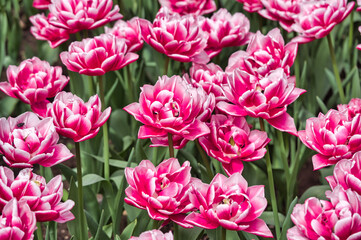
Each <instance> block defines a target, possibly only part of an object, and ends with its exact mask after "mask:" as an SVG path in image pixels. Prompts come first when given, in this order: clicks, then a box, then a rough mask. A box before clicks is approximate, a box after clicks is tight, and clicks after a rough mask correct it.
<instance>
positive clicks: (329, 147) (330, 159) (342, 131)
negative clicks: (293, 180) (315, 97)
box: [298, 109, 361, 170]
mask: <svg viewBox="0 0 361 240" xmlns="http://www.w3.org/2000/svg"><path fill="white" fill-rule="evenodd" d="M360 129H361V114H356V115H355V117H353V118H352V119H350V118H349V117H348V112H347V110H346V109H345V110H343V111H337V110H334V109H331V110H330V111H328V112H327V113H326V114H325V115H323V114H322V113H320V114H319V115H318V117H315V118H310V119H307V121H306V129H305V130H302V131H299V132H298V136H299V138H300V140H301V141H302V142H303V144H305V145H306V146H307V147H308V148H310V149H312V150H315V151H317V152H318V153H317V154H316V155H314V156H313V157H312V162H313V168H314V170H318V169H320V168H323V167H326V166H330V165H333V164H336V163H337V162H338V161H340V160H341V159H348V158H351V157H352V155H353V154H354V153H355V152H357V151H359V150H361V147H360V146H361V130H360Z"/></svg>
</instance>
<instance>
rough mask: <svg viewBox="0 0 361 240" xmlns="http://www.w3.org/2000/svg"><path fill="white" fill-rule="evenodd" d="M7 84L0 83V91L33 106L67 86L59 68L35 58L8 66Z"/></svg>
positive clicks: (66, 80)
mask: <svg viewBox="0 0 361 240" xmlns="http://www.w3.org/2000/svg"><path fill="white" fill-rule="evenodd" d="M6 74H7V77H8V82H0V90H1V91H3V92H4V93H5V94H7V95H8V96H10V97H13V98H18V99H20V100H21V101H23V102H24V103H27V104H34V103H38V102H42V101H44V100H45V99H47V98H52V97H54V96H55V95H56V94H57V93H58V92H60V91H61V90H63V88H64V87H65V86H66V85H67V84H68V82H69V77H66V76H64V75H62V69H61V67H52V66H50V64H49V63H48V62H46V61H41V60H40V59H39V58H37V57H33V58H32V59H27V60H25V61H22V62H21V63H20V65H19V66H18V67H17V66H13V65H10V66H9V67H8V69H7V71H6Z"/></svg>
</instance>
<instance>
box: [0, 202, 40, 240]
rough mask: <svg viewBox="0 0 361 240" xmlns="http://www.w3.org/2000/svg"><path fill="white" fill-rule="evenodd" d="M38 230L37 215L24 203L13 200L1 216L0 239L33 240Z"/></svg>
mask: <svg viewBox="0 0 361 240" xmlns="http://www.w3.org/2000/svg"><path fill="white" fill-rule="evenodd" d="M35 229H36V219H35V214H34V213H33V212H32V211H31V210H30V209H29V206H28V205H27V204H26V202H24V201H20V202H18V201H17V200H16V199H12V200H11V201H9V203H8V204H6V206H5V207H4V209H3V211H2V215H1V216H0V239H8V240H33V239H34V234H33V233H34V231H35Z"/></svg>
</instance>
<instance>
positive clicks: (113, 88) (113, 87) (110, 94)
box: [102, 81, 118, 106]
mask: <svg viewBox="0 0 361 240" xmlns="http://www.w3.org/2000/svg"><path fill="white" fill-rule="evenodd" d="M117 86H118V81H114V83H113V85H112V87H111V88H110V89H109V90H107V93H106V95H105V103H102V104H104V106H109V102H110V98H111V97H112V96H113V93H114V91H115V89H116V88H117Z"/></svg>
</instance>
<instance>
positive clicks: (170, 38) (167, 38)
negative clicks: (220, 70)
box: [139, 8, 209, 64]
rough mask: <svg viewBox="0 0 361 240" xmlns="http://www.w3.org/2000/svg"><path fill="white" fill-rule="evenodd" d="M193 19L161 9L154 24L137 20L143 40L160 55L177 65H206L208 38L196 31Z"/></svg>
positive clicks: (196, 25) (196, 22) (196, 26)
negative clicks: (181, 63)
mask: <svg viewBox="0 0 361 240" xmlns="http://www.w3.org/2000/svg"><path fill="white" fill-rule="evenodd" d="M199 24H200V22H199V19H198V18H197V17H196V16H192V15H185V16H180V15H179V14H177V13H170V12H169V10H168V9H167V8H161V9H160V11H159V12H158V14H157V16H156V17H155V19H154V21H153V23H151V22H149V21H148V20H145V19H139V25H140V29H141V33H142V36H143V39H144V41H145V42H146V43H148V44H149V45H150V46H151V47H153V48H154V49H155V50H157V51H158V52H160V53H163V54H165V55H167V56H168V57H170V58H172V59H174V60H176V61H179V62H196V63H203V64H205V63H207V62H208V61H209V57H208V55H207V54H206V53H205V52H204V48H205V47H206V46H207V39H208V34H207V33H205V32H203V31H202V30H201V29H200V27H199Z"/></svg>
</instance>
